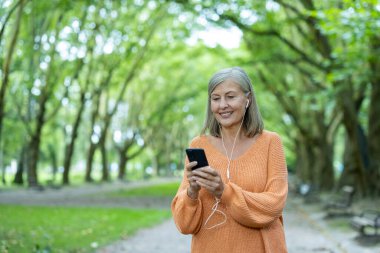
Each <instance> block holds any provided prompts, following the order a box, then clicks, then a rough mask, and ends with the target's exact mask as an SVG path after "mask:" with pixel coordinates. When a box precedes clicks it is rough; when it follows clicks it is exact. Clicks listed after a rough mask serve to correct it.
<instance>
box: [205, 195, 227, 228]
mask: <svg viewBox="0 0 380 253" xmlns="http://www.w3.org/2000/svg"><path fill="white" fill-rule="evenodd" d="M219 203H220V199H218V198H217V197H215V204H214V205H213V206H212V208H211V210H212V212H211V214H210V215H209V216H208V218H207V220H206V222H205V224H204V226H205V227H206V225H207V223H208V222H209V220H210V219H211V217H212V216H213V215H214V214H215V213H216V212H218V213H220V214H222V215H223V216H224V220H223V221H222V222H220V223H218V224H215V225H214V226H211V227H208V228H207V227H206V229H213V228H215V227H217V226H220V225H223V224H224V223H226V221H227V215H226V214H225V213H224V212H222V211H220V210H218V205H219Z"/></svg>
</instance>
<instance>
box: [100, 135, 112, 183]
mask: <svg viewBox="0 0 380 253" xmlns="http://www.w3.org/2000/svg"><path fill="white" fill-rule="evenodd" d="M106 135H107V134H106V133H103V135H102V137H103V138H101V142H100V143H99V145H100V152H101V154H102V181H109V180H110V175H109V169H108V160H107V150H106V138H105V137H106Z"/></svg>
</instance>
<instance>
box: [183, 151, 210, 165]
mask: <svg viewBox="0 0 380 253" xmlns="http://www.w3.org/2000/svg"><path fill="white" fill-rule="evenodd" d="M186 154H187V157H188V158H189V161H190V162H193V161H197V162H198V164H197V165H195V166H194V167H193V170H195V169H198V168H201V167H205V166H208V161H207V158H206V154H205V151H204V150H203V149H201V148H188V149H186Z"/></svg>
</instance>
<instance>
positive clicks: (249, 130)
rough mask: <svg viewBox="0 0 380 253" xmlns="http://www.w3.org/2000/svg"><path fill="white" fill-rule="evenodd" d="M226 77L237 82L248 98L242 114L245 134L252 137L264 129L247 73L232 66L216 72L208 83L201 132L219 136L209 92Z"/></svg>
mask: <svg viewBox="0 0 380 253" xmlns="http://www.w3.org/2000/svg"><path fill="white" fill-rule="evenodd" d="M227 79H229V80H232V81H234V82H235V83H236V84H238V85H239V86H240V88H241V90H242V91H243V92H244V94H246V95H247V97H248V98H250V103H249V106H248V108H247V111H246V113H245V115H244V122H243V129H244V132H245V135H246V136H248V137H253V136H255V135H256V134H260V133H262V131H263V129H264V123H263V120H262V118H261V114H260V110H259V107H258V105H257V102H256V97H255V93H254V91H253V87H252V82H251V80H250V79H249V77H248V75H247V73H246V72H245V71H244V70H243V69H242V68H240V67H232V68H226V69H222V70H220V71H218V72H216V73H215V74H214V75H213V76H212V77H211V79H210V81H209V83H208V99H207V100H208V101H207V113H206V120H205V123H204V126H203V129H202V134H205V133H206V132H207V131H209V133H210V135H212V136H216V137H220V128H219V123H218V121H217V120H216V119H215V117H214V115H213V113H212V111H211V93H212V92H213V91H214V89H215V88H216V86H218V85H219V84H221V83H223V82H224V81H226V80H227Z"/></svg>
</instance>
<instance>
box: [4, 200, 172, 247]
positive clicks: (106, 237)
mask: <svg viewBox="0 0 380 253" xmlns="http://www.w3.org/2000/svg"><path fill="white" fill-rule="evenodd" d="M0 210H1V211H0V252H1V253H5V252H10V253H11V252H18V253H23V252H27V253H30V252H46V253H48V252H54V253H59V252H72V253H74V252H92V250H93V248H95V247H96V245H97V246H101V245H106V244H107V243H110V242H112V241H115V240H118V239H121V238H125V237H127V236H129V235H131V234H133V233H134V232H135V231H136V230H137V229H139V228H141V227H148V226H152V225H154V224H156V223H159V222H160V221H163V220H164V219H167V218H169V217H170V211H169V210H143V209H141V210H136V209H133V210H132V209H124V208H123V209H121V208H120V209H116V208H79V207H78V208H77V207H69V208H67V207H31V206H28V207H23V206H9V205H0ZM37 248H39V249H40V250H37ZM44 249H45V251H43V250H44Z"/></svg>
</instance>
